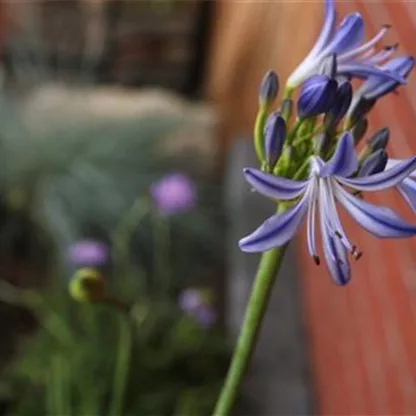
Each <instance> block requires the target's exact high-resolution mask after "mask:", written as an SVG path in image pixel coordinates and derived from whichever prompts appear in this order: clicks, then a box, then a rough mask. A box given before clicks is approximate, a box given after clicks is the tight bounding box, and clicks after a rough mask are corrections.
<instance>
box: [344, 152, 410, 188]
mask: <svg viewBox="0 0 416 416" xmlns="http://www.w3.org/2000/svg"><path fill="white" fill-rule="evenodd" d="M415 169H416V156H414V157H411V158H410V159H405V160H403V161H402V162H400V163H397V164H396V165H395V166H393V167H392V168H390V169H387V170H385V171H384V172H380V173H376V174H374V175H370V176H364V177H361V178H353V179H352V178H345V177H337V180H338V181H339V182H340V183H342V184H344V185H347V186H350V187H351V188H354V189H357V190H359V191H382V190H384V189H388V188H391V187H392V186H395V185H397V184H398V183H400V182H401V181H403V179H405V178H407V177H408V176H409V175H410V174H411V173H412V172H413V171H414V170H415Z"/></svg>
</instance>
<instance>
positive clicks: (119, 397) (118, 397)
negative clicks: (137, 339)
mask: <svg viewBox="0 0 416 416" xmlns="http://www.w3.org/2000/svg"><path fill="white" fill-rule="evenodd" d="M119 319H120V335H119V339H118V347H117V358H116V368H115V371H114V379H113V400H112V403H111V406H110V412H109V416H116V415H122V414H123V407H124V406H123V402H124V396H125V390H126V386H127V383H128V375H129V366H130V356H131V342H132V334H131V328H130V321H129V320H128V319H126V317H125V316H120V318H119Z"/></svg>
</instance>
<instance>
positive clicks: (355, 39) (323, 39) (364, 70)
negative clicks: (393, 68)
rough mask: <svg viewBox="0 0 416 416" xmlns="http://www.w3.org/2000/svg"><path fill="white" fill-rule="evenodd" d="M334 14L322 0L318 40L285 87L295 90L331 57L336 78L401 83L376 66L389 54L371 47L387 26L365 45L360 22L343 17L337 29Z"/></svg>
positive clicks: (355, 15) (355, 17) (357, 17)
mask: <svg viewBox="0 0 416 416" xmlns="http://www.w3.org/2000/svg"><path fill="white" fill-rule="evenodd" d="M335 23H336V10H335V6H334V1H333V0H325V17H324V23H323V26H322V29H321V32H320V34H319V36H318V39H317V41H316V43H315V45H314V46H313V48H312V49H311V51H310V52H309V54H308V55H307V56H306V58H305V59H304V60H303V61H302V62H301V63H300V64H299V65H298V67H297V68H296V69H295V70H294V71H293V73H292V74H291V75H290V77H289V79H288V81H287V87H288V88H290V89H293V88H296V87H297V86H299V85H300V84H301V83H302V82H304V81H305V80H306V79H307V78H309V77H311V76H312V75H315V74H317V73H320V70H321V68H322V65H324V63H325V60H326V59H328V57H330V56H331V55H334V54H335V55H336V56H337V74H339V75H346V76H348V77H358V78H364V79H366V78H368V77H369V76H372V75H378V76H380V77H383V79H390V80H394V81H396V82H399V83H402V82H404V80H403V78H402V77H401V76H399V75H397V74H395V73H393V72H390V71H388V70H383V69H382V68H378V67H377V66H376V64H377V63H379V62H380V61H381V60H383V59H386V57H388V56H390V54H391V53H392V52H391V51H390V49H393V48H389V50H383V51H381V52H376V51H375V48H374V46H375V45H377V43H379V41H380V40H381V39H382V38H383V37H384V35H385V34H386V32H387V30H388V28H389V27H388V26H383V27H382V28H381V29H380V31H379V32H378V33H377V34H376V35H375V36H374V37H373V38H372V39H370V40H369V41H368V42H365V43H363V40H364V21H363V18H362V17H361V15H360V14H359V13H351V14H349V15H347V16H346V17H345V18H344V19H343V20H342V22H341V23H340V25H339V26H338V28H337V29H335Z"/></svg>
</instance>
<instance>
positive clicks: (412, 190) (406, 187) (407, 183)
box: [397, 178, 416, 214]
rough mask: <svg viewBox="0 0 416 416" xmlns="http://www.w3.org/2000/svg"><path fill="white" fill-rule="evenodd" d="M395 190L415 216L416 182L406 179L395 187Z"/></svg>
mask: <svg viewBox="0 0 416 416" xmlns="http://www.w3.org/2000/svg"><path fill="white" fill-rule="evenodd" d="M397 189H398V191H399V192H400V193H401V194H402V196H403V198H404V199H405V201H406V202H407V203H408V204H409V206H410V208H411V209H412V211H413V212H414V213H415V214H416V182H415V181H414V180H413V179H410V178H406V179H405V180H404V181H403V182H402V183H400V184H399V185H397Z"/></svg>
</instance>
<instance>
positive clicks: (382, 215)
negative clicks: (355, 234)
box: [336, 185, 416, 238]
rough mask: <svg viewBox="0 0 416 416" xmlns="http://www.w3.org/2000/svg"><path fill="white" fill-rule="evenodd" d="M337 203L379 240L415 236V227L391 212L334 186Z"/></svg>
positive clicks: (338, 186)
mask: <svg viewBox="0 0 416 416" xmlns="http://www.w3.org/2000/svg"><path fill="white" fill-rule="evenodd" d="M336 193H337V198H338V200H339V202H340V203H341V204H342V205H343V206H344V208H345V209H346V210H347V211H348V212H349V214H350V215H351V216H352V217H353V218H354V219H355V221H357V222H358V224H360V225H361V227H363V228H364V229H366V230H367V231H368V232H370V233H371V234H373V235H375V236H376V237H380V238H405V237H412V236H413V235H415V234H416V225H411V224H408V223H406V222H405V221H404V220H403V218H401V217H399V216H398V215H397V214H396V213H395V212H394V211H393V210H391V209H390V208H387V207H379V206H377V205H374V204H370V203H369V202H365V201H363V200H361V199H358V198H356V197H354V196H352V195H351V194H349V193H348V192H347V191H345V190H344V189H343V188H342V187H341V186H340V185H336Z"/></svg>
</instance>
